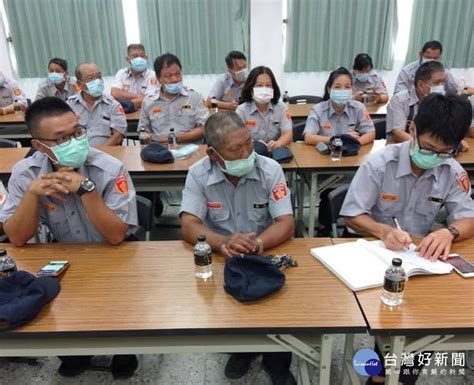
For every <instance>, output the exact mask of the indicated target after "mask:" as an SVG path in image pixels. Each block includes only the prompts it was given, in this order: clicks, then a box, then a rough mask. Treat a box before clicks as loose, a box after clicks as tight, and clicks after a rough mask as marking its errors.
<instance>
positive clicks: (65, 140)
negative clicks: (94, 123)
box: [37, 126, 86, 147]
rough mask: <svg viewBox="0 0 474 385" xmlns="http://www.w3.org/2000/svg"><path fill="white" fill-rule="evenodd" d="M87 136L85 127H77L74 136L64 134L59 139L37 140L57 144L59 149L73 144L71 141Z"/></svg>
mask: <svg viewBox="0 0 474 385" xmlns="http://www.w3.org/2000/svg"><path fill="white" fill-rule="evenodd" d="M85 136H86V128H85V127H84V126H77V127H76V128H75V129H74V132H73V133H72V134H64V135H63V136H60V137H59V138H58V139H46V138H37V139H38V140H46V141H48V142H56V144H57V145H58V146H59V147H65V146H67V145H68V144H69V143H71V139H72V138H74V139H83V138H84V137H85Z"/></svg>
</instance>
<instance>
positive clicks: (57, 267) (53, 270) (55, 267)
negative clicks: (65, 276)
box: [36, 261, 69, 277]
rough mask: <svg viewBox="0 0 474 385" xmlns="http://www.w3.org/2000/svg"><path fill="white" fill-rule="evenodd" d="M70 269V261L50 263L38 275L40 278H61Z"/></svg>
mask: <svg viewBox="0 0 474 385" xmlns="http://www.w3.org/2000/svg"><path fill="white" fill-rule="evenodd" d="M68 267H69V261H49V262H48V264H47V265H45V266H43V267H42V268H41V269H40V270H38V272H37V273H36V275H37V276H38V277H59V276H60V275H61V274H62V273H64V272H65V271H66V270H67V268H68Z"/></svg>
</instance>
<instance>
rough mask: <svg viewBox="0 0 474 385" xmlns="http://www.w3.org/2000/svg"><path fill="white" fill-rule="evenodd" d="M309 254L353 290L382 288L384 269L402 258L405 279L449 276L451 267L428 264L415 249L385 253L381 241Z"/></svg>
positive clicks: (434, 263)
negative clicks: (394, 260) (420, 276)
mask: <svg viewBox="0 0 474 385" xmlns="http://www.w3.org/2000/svg"><path fill="white" fill-rule="evenodd" d="M311 255H312V256H313V257H315V258H316V259H318V260H319V261H321V263H322V264H323V265H324V266H326V267H327V268H328V269H329V270H330V271H331V272H332V273H333V274H334V275H336V276H337V277H338V278H339V279H340V280H341V281H343V282H344V283H345V284H346V285H347V286H349V287H350V288H351V289H352V290H353V291H359V290H364V289H369V288H372V287H377V286H382V285H383V280H384V274H385V270H386V269H387V267H388V266H390V265H391V264H392V259H393V258H400V259H402V261H403V263H402V266H403V268H404V269H405V271H406V273H407V276H408V277H411V276H413V275H421V274H448V273H450V272H451V271H452V270H453V268H452V266H451V265H449V264H447V263H445V262H442V261H439V260H438V261H436V262H430V261H429V260H427V259H425V258H423V257H421V256H420V255H419V253H418V252H416V251H415V250H414V248H413V247H412V248H409V249H408V250H402V251H392V250H388V249H387V248H386V247H385V245H384V243H383V242H382V241H366V240H365V239H359V240H357V241H355V242H347V243H341V244H338V245H335V246H325V247H316V248H313V249H311Z"/></svg>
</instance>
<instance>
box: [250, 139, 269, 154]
mask: <svg viewBox="0 0 474 385" xmlns="http://www.w3.org/2000/svg"><path fill="white" fill-rule="evenodd" d="M253 149H254V150H255V152H256V153H257V154H258V155H262V156H267V157H269V156H270V152H269V151H268V148H267V145H266V144H265V143H262V142H260V141H254V142H253Z"/></svg>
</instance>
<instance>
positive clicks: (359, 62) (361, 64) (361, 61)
mask: <svg viewBox="0 0 474 385" xmlns="http://www.w3.org/2000/svg"><path fill="white" fill-rule="evenodd" d="M367 67H370V69H372V68H374V65H373V63H372V58H371V57H370V56H369V55H368V54H366V53H360V54H358V55H357V56H356V57H355V59H354V64H353V65H352V69H354V70H357V71H362V70H365V69H366V68H367Z"/></svg>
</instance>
